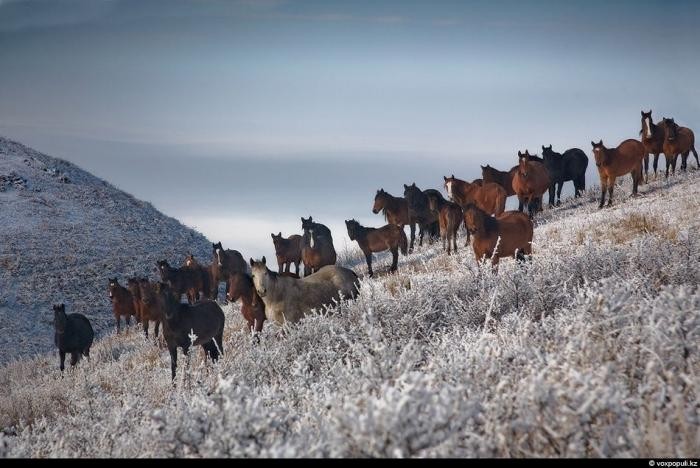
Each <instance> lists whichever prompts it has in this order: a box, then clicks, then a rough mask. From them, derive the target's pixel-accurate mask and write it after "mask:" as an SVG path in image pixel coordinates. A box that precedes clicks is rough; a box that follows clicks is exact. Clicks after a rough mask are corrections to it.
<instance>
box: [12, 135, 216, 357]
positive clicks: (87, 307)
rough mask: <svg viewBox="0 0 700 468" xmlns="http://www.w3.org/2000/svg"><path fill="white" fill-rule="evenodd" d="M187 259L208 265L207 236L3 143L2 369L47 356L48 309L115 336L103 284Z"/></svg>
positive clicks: (66, 166) (72, 169)
mask: <svg viewBox="0 0 700 468" xmlns="http://www.w3.org/2000/svg"><path fill="white" fill-rule="evenodd" d="M135 170H138V169H137V168H135ZM156 176H157V175H155V174H154V177H156ZM187 251H192V252H193V253H194V254H195V255H196V256H198V257H199V258H203V259H206V261H209V259H210V258H211V244H210V243H209V242H208V240H207V239H206V238H205V237H204V236H203V235H201V234H200V233H198V232H196V231H194V230H192V229H190V228H187V227H185V226H183V225H182V224H181V223H179V222H178V221H177V220H176V219H173V218H169V217H167V216H165V215H163V214H162V213H160V212H158V211H157V210H156V209H155V208H153V206H151V205H150V204H149V203H145V202H142V201H140V200H137V199H135V198H134V197H132V196H131V195H128V194H126V193H124V192H122V191H120V190H118V189H116V188H115V187H113V186H111V185H110V184H108V183H107V182H105V181H103V180H101V179H99V178H97V177H95V176H93V175H91V174H89V173H87V172H85V171H83V170H82V169H80V168H78V167H76V166H74V165H73V164H71V163H69V162H66V161H63V160H61V159H56V158H53V157H50V156H47V155H45V154H41V153H39V152H37V151H34V150H32V149H31V148H28V147H26V146H24V145H21V144H19V143H16V142H14V141H11V140H8V139H5V138H2V137H0V363H2V362H7V361H10V360H13V359H18V358H20V357H27V356H31V355H33V354H35V353H37V352H46V351H48V350H50V349H53V325H52V323H53V311H52V309H51V305H52V304H54V303H58V302H65V303H66V310H67V311H68V312H69V313H71V312H80V313H83V314H85V315H86V316H87V317H88V318H89V319H90V321H91V322H92V325H93V328H94V329H95V332H96V333H97V334H98V335H100V334H104V332H106V331H110V332H111V331H112V330H114V318H113V315H112V308H111V303H110V302H109V298H108V295H107V278H108V277H114V276H117V277H119V278H120V280H123V281H125V278H126V277H127V276H131V275H133V274H134V273H138V274H140V275H148V276H149V277H151V278H153V277H155V276H156V275H157V272H156V270H155V262H156V261H157V260H158V259H161V258H167V259H168V260H169V261H171V262H176V264H178V265H179V264H180V263H181V262H182V261H183V260H184V255H185V254H186V253H187Z"/></svg>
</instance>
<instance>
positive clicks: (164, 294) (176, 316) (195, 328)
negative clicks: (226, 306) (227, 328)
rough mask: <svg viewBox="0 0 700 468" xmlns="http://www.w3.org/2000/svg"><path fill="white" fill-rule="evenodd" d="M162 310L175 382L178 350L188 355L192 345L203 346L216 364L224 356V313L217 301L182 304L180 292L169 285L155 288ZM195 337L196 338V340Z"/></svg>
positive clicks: (171, 371) (158, 285)
mask: <svg viewBox="0 0 700 468" xmlns="http://www.w3.org/2000/svg"><path fill="white" fill-rule="evenodd" d="M154 291H155V295H156V301H157V304H158V307H159V308H160V309H161V310H162V311H163V318H164V320H163V337H164V338H165V342H166V343H167V345H168V351H169V352H170V373H171V377H172V380H175V370H176V369H177V348H182V352H183V353H184V354H185V355H187V353H188V351H189V349H190V346H191V345H194V346H197V345H201V346H202V348H203V349H204V352H205V355H206V356H208V357H211V360H212V361H214V362H216V361H217V359H218V358H219V355H221V354H223V353H224V342H223V336H224V321H225V317H224V312H223V311H222V310H221V307H219V305H218V304H217V303H216V302H215V301H201V302H198V303H196V304H193V305H190V304H182V303H181V302H180V299H179V296H178V294H177V292H176V291H173V290H172V289H170V287H169V286H168V285H167V284H165V283H156V284H155V286H154ZM192 335H195V336H196V338H195V339H194V341H192Z"/></svg>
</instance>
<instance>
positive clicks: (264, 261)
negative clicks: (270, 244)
mask: <svg viewBox="0 0 700 468" xmlns="http://www.w3.org/2000/svg"><path fill="white" fill-rule="evenodd" d="M266 262H267V260H265V256H264V255H263V258H262V264H263V265H265V264H266Z"/></svg>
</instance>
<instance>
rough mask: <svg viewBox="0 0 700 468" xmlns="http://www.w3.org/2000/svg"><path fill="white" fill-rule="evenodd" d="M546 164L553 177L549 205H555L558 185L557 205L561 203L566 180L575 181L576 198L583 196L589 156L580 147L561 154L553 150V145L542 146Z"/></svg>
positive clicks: (550, 175)
mask: <svg viewBox="0 0 700 468" xmlns="http://www.w3.org/2000/svg"><path fill="white" fill-rule="evenodd" d="M542 156H543V157H544V166H545V167H546V168H547V173H548V174H549V177H550V178H551V184H550V186H549V207H550V208H551V207H553V206H554V192H555V190H554V189H555V186H556V201H557V203H556V204H557V205H559V204H561V189H562V187H564V182H567V181H569V180H571V181H573V183H574V198H578V197H580V196H582V194H583V192H585V191H586V169H587V168H588V156H586V153H584V152H583V151H582V150H580V149H578V148H571V149H568V150H566V151H564V154H563V155H562V154H559V153H557V152H555V151H552V145H549V147H546V146H544V145H543V146H542Z"/></svg>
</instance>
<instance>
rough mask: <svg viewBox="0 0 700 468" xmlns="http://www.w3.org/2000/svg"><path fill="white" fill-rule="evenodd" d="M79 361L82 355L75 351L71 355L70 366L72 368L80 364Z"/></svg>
mask: <svg viewBox="0 0 700 468" xmlns="http://www.w3.org/2000/svg"><path fill="white" fill-rule="evenodd" d="M78 359H80V353H79V352H77V351H74V352H72V353H70V365H71V367H73V366H75V365H76V364H77V363H78Z"/></svg>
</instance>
